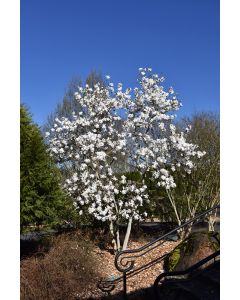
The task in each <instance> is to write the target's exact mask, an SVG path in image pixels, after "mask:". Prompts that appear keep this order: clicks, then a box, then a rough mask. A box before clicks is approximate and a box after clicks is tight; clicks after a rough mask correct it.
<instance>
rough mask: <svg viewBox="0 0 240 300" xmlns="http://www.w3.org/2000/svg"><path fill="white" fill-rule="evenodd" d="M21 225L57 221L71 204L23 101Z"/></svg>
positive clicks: (21, 115)
mask: <svg viewBox="0 0 240 300" xmlns="http://www.w3.org/2000/svg"><path fill="white" fill-rule="evenodd" d="M20 122H21V124H20V134H21V146H20V151H21V152H20V162H21V165H20V171H21V173H20V174H21V188H20V198H21V206H20V209H21V229H22V228H23V226H25V225H29V224H35V225H40V224H55V223H58V222H59V221H60V220H61V219H62V218H63V217H64V214H66V211H65V206H66V207H67V209H71V208H70V204H69V203H68V202H67V201H66V197H65V195H64V193H63V192H62V190H61V188H60V183H61V175H60V173H59V170H58V169H57V167H56V166H55V165H54V163H53V162H52V161H51V159H50V157H49V155H48V153H47V149H46V145H45V144H44V141H43V137H42V136H41V132H40V129H39V128H38V127H37V125H35V124H34V123H33V122H32V119H31V116H30V114H29V112H28V111H27V109H26V107H25V106H24V105H21V108H20Z"/></svg>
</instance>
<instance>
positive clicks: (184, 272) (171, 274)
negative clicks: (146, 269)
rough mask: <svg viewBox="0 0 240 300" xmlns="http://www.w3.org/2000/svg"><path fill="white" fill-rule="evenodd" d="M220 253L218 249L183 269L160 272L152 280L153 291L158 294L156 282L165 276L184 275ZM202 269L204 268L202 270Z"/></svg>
mask: <svg viewBox="0 0 240 300" xmlns="http://www.w3.org/2000/svg"><path fill="white" fill-rule="evenodd" d="M219 255H220V250H218V251H216V252H214V253H212V254H211V255H209V256H207V257H205V258H204V259H202V260H200V261H198V262H197V263H196V264H194V265H192V266H191V267H189V268H187V269H185V270H183V271H173V272H165V273H162V274H160V275H159V276H158V277H157V278H156V280H155V281H154V285H153V287H154V292H155V295H156V296H158V289H157V287H158V284H159V282H160V281H161V280H162V279H163V278H165V277H173V276H183V275H186V274H188V273H192V272H193V271H195V270H197V269H198V268H199V267H201V266H202V265H204V264H206V263H207V262H209V261H210V260H212V259H215V258H216V257H217V256H219ZM202 271H204V270H202Z"/></svg>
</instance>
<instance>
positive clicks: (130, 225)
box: [122, 217, 132, 250]
mask: <svg viewBox="0 0 240 300" xmlns="http://www.w3.org/2000/svg"><path fill="white" fill-rule="evenodd" d="M131 228H132V217H131V218H129V220H128V226H127V232H126V235H125V238H124V242H123V248H122V250H126V249H127V245H128V241H129V237H130V233H131Z"/></svg>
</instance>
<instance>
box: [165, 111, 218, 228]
mask: <svg viewBox="0 0 240 300" xmlns="http://www.w3.org/2000/svg"><path fill="white" fill-rule="evenodd" d="M189 124H191V130H190V131H189V132H188V142H191V143H194V144H197V145H199V148H200V149H201V150H204V151H205V152H206V154H205V156H204V159H202V160H195V161H194V164H195V167H194V168H193V170H192V172H191V173H190V174H184V173H182V172H177V174H176V177H175V178H176V179H175V182H176V188H175V189H174V190H171V191H170V197H171V200H172V201H173V203H174V205H175V206H176V207H178V212H179V216H180V219H181V220H188V219H190V218H192V217H194V216H195V214H196V213H197V212H200V211H203V210H206V209H208V208H211V207H213V206H214V205H215V204H217V203H219V201H220V124H219V116H218V115H216V114H213V113H210V112H200V113H196V114H194V115H193V116H191V117H185V118H183V119H182V120H181V121H180V122H178V124H177V127H178V128H179V130H182V129H183V128H185V127H186V126H187V125H189ZM214 220H215V218H214V217H212V216H211V219H209V229H210V230H213V223H214Z"/></svg>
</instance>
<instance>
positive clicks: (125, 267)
mask: <svg viewBox="0 0 240 300" xmlns="http://www.w3.org/2000/svg"><path fill="white" fill-rule="evenodd" d="M218 208H220V205H219V204H217V205H215V206H214V207H212V208H210V209H208V210H206V211H204V212H202V213H200V214H198V215H197V216H195V217H194V218H192V219H191V220H189V221H187V222H185V223H184V224H182V225H180V226H178V227H177V228H175V229H173V230H171V231H170V232H168V233H166V234H164V235H162V236H160V237H159V238H157V239H155V240H154V241H152V242H149V243H147V244H145V245H144V246H142V247H140V248H137V249H133V250H122V251H119V252H118V253H117V254H116V256H115V267H116V269H117V270H118V271H120V272H122V273H123V275H122V276H119V277H117V278H113V279H106V280H102V281H101V282H100V283H99V284H98V287H99V288H100V289H101V290H102V291H104V292H108V293H110V292H111V291H112V290H113V289H114V288H115V286H116V284H118V283H120V282H122V281H123V284H124V297H125V299H127V298H126V280H127V278H129V277H132V276H134V275H136V274H138V273H139V272H141V271H142V270H143V269H145V268H146V267H149V266H152V265H153V264H154V263H158V262H160V261H161V260H163V259H164V258H165V257H166V256H167V255H168V254H164V255H162V256H160V257H158V258H157V259H155V260H153V261H151V262H150V263H148V264H146V265H144V266H141V267H139V268H137V269H133V267H134V264H135V260H136V259H137V258H138V257H141V256H144V255H145V254H146V253H148V252H150V251H152V250H153V249H155V248H157V247H159V246H161V245H162V244H164V243H165V241H166V240H165V239H166V238H167V237H169V236H170V235H172V234H173V233H176V232H179V231H180V230H181V229H183V228H184V227H187V226H188V225H189V224H191V223H192V224H193V223H194V222H195V221H196V220H198V219H201V218H202V217H206V216H207V215H208V214H210V213H211V212H212V211H214V210H217V209H218ZM142 251H144V252H142ZM141 252H142V253H141ZM131 254H135V255H131ZM126 255H127V256H126ZM130 255H131V256H130Z"/></svg>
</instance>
